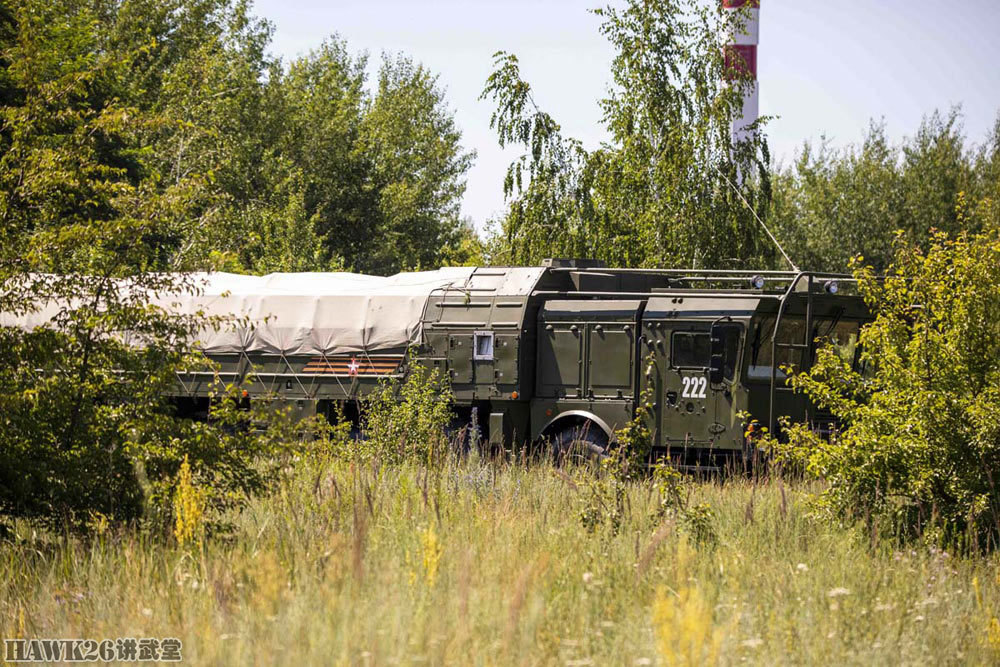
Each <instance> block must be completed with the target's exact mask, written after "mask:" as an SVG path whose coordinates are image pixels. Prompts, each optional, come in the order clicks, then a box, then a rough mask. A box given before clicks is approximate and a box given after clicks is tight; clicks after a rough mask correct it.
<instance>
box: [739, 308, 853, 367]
mask: <svg viewBox="0 0 1000 667" xmlns="http://www.w3.org/2000/svg"><path fill="white" fill-rule="evenodd" d="M774 320H775V318H774V316H773V315H772V316H766V317H761V318H758V319H756V320H754V322H753V323H752V324H751V325H750V336H749V339H748V340H749V345H748V346H747V347H748V350H747V357H748V363H747V379H749V380H770V379H771V367H772V365H773V364H774V359H772V343H773V340H772V339H773V338H774ZM812 324H813V327H812V335H810V336H809V341H810V342H811V341H813V340H819V341H820V343H821V344H823V343H829V344H831V345H832V346H833V349H834V352H835V353H836V354H837V356H839V357H840V358H841V359H843V360H844V361H845V362H846V363H848V364H850V365H851V366H856V365H857V357H858V354H857V353H858V332H859V330H860V328H861V323H860V322H858V321H857V320H845V319H841V318H839V317H825V318H814V319H813V323H812ZM805 326H806V320H805V317H804V316H801V315H794V316H784V317H782V318H781V327H780V328H779V329H778V339H777V342H778V344H779V345H778V347H777V350H776V351H775V353H776V354H775V355H774V356H776V357H777V366H778V368H777V370H776V371H775V377H776V378H778V379H779V380H783V379H785V378H786V377H787V374H786V373H785V372H784V371H782V370H781V368H782V367H783V366H791V367H792V368H797V367H799V366H801V365H802V353H803V350H802V349H801V348H793V347H782V344H784V345H788V344H796V345H802V344H803V343H805V342H806V337H805Z"/></svg>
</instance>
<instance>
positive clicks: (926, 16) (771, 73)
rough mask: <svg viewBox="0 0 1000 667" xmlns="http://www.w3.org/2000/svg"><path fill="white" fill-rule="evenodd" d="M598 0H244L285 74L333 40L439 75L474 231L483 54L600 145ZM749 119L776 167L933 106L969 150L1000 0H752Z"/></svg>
mask: <svg viewBox="0 0 1000 667" xmlns="http://www.w3.org/2000/svg"><path fill="white" fill-rule="evenodd" d="M599 5H600V2H598V1H597V0H577V1H573V0H540V1H539V0H536V1H534V2H532V1H530V0H503V1H495V0H256V3H255V5H254V7H255V13H256V14H257V15H258V16H261V17H263V18H266V19H268V20H269V21H271V22H272V23H273V24H274V27H275V34H274V38H273V41H272V47H271V50H272V52H273V53H274V54H275V55H278V56H281V57H282V58H283V59H284V60H285V62H286V63H287V62H288V61H289V60H291V59H294V58H295V57H297V56H300V55H303V54H305V53H308V51H309V50H310V49H313V48H315V47H317V46H318V45H319V44H320V43H322V41H323V40H324V39H325V38H326V37H328V36H329V35H331V34H333V33H337V34H339V35H340V36H341V37H342V38H344V39H345V40H346V41H347V44H348V47H349V48H350V49H351V50H352V51H354V52H359V51H367V52H368V53H369V54H370V57H371V61H370V63H369V67H370V68H371V73H370V75H369V81H370V82H373V81H374V80H375V76H374V74H375V72H376V70H377V67H378V62H379V60H380V56H381V54H382V53H383V52H389V53H405V54H407V55H409V56H411V57H412V58H414V59H415V60H416V61H418V62H421V63H423V64H424V65H426V66H427V67H428V68H429V69H430V70H431V71H433V72H435V73H437V74H438V75H439V77H440V78H439V83H440V85H441V86H442V87H443V88H444V89H445V90H446V99H447V102H448V105H449V106H450V107H451V108H452V110H453V111H454V113H455V119H456V122H457V124H458V126H459V128H460V129H461V130H462V133H463V145H464V146H465V147H466V148H468V149H472V150H475V151H476V153H477V157H476V161H475V166H474V167H473V168H472V169H471V170H470V172H469V174H468V187H467V190H466V194H465V199H464V202H463V206H462V210H463V214H464V215H466V216H468V217H469V218H471V219H472V221H473V223H474V224H475V226H476V227H477V228H478V229H480V230H481V229H483V227H484V225H485V223H486V222H487V220H489V219H490V218H491V217H494V216H496V215H497V214H499V213H500V212H501V211H502V209H503V203H504V201H503V177H504V174H505V173H506V169H507V165H508V164H509V163H510V161H511V160H512V159H514V158H515V157H517V155H519V153H520V151H519V150H517V149H508V150H506V151H504V150H501V149H500V148H499V146H498V145H497V141H496V135H495V133H494V132H493V131H492V130H491V129H490V126H489V122H490V114H491V112H492V106H491V104H490V103H489V101H480V100H479V99H478V98H479V95H480V93H481V92H482V89H483V84H484V82H485V80H486V77H487V76H488V75H489V74H490V72H491V71H492V64H493V54H494V53H495V52H496V51H499V50H504V51H508V52H511V53H514V54H516V55H517V56H518V58H519V60H520V62H521V73H522V76H523V77H524V78H525V79H526V80H527V81H528V82H529V83H530V84H531V86H532V89H533V91H534V96H535V100H536V101H537V102H538V104H539V106H541V107H542V108H543V109H545V110H546V111H548V112H549V113H550V114H552V116H553V117H554V118H555V119H556V121H557V122H559V123H560V125H561V126H562V129H563V133H564V134H565V135H566V136H572V137H576V138H577V139H580V140H581V141H583V142H584V145H585V146H587V147H589V148H593V147H596V146H598V145H599V144H600V143H601V142H602V141H604V140H606V139H607V135H606V133H605V132H604V131H603V127H602V125H601V111H600V108H599V105H598V103H599V100H600V99H601V98H602V97H603V96H604V95H605V93H606V91H607V87H608V83H609V77H610V70H609V64H610V61H611V58H612V56H613V53H612V50H611V48H610V46H609V45H608V43H607V41H606V40H605V39H604V37H603V36H602V35H601V34H600V30H599V28H600V19H599V18H598V17H596V16H594V15H593V14H591V13H590V12H589V11H587V10H588V8H591V7H595V6H599ZM757 68H758V72H757V74H758V79H759V81H760V113H761V114H764V115H772V116H776V117H777V118H776V119H775V120H773V121H772V122H771V123H770V124H769V125H768V128H767V136H768V142H769V145H770V147H771V153H772V155H773V156H774V157H775V159H776V160H777V161H779V162H782V163H785V164H787V163H789V162H790V161H791V160H792V159H793V157H794V155H795V153H796V151H797V149H798V148H800V147H801V145H802V143H803V142H804V141H807V140H808V141H818V140H819V139H820V138H821V136H825V137H826V138H827V139H828V140H829V141H830V142H831V143H832V145H834V146H846V145H848V144H851V143H857V142H859V141H860V140H861V138H862V137H863V136H864V133H865V131H866V129H867V128H868V125H869V121H870V120H871V119H876V120H878V119H884V121H885V123H886V129H887V132H888V135H889V136H890V137H892V138H894V139H900V138H902V137H904V136H907V135H912V134H913V133H914V132H915V131H916V129H917V127H918V125H919V123H920V120H921V118H922V117H923V116H924V115H926V114H929V113H930V112H932V111H934V110H935V109H940V110H948V109H950V108H951V107H952V106H954V105H959V104H960V105H962V110H963V115H964V127H965V132H966V135H967V136H968V137H969V139H970V140H971V141H972V142H975V143H979V142H981V141H982V140H983V139H984V138H985V137H986V136H987V134H988V132H989V131H990V129H991V128H992V127H993V124H994V122H995V120H996V118H997V114H998V112H1000V0H951V1H950V2H941V1H940V0H936V1H932V0H908V1H904V0H837V1H836V2H829V1H822V0H761V19H760V46H759V49H758V62H757Z"/></svg>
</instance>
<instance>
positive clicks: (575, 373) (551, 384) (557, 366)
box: [536, 311, 583, 398]
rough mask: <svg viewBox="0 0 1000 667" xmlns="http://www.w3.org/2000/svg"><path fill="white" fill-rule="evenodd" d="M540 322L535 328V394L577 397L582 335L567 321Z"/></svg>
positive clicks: (579, 382) (579, 390) (581, 361)
mask: <svg viewBox="0 0 1000 667" xmlns="http://www.w3.org/2000/svg"><path fill="white" fill-rule="evenodd" d="M544 316H545V313H544V311H543V312H542V318H543V321H542V322H540V323H539V331H538V362H537V368H538V389H537V392H536V393H537V395H538V396H544V397H551V398H558V397H561V396H579V395H580V393H581V392H582V390H583V386H582V379H583V378H582V375H583V374H582V372H581V370H582V366H583V336H581V335H580V327H579V326H578V325H576V324H570V323H568V322H552V323H546V322H545V321H544Z"/></svg>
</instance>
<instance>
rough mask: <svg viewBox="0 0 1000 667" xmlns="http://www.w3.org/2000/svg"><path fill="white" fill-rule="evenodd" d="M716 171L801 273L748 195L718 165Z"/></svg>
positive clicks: (782, 253) (784, 255) (789, 261)
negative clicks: (748, 198)
mask: <svg viewBox="0 0 1000 667" xmlns="http://www.w3.org/2000/svg"><path fill="white" fill-rule="evenodd" d="M715 171H717V172H719V176H722V179H723V180H724V181H725V182H726V183H728V184H729V187H731V188H732V189H733V192H735V193H736V196H737V197H739V198H740V201H741V202H743V205H744V206H746V207H747V208H748V209H749V210H750V213H751V214H752V215H753V217H754V219H755V220H756V221H757V222H758V223H760V226H761V227H763V228H764V232H765V233H766V234H767V238H769V239H771V243H773V244H774V245H775V247H776V248H777V249H778V251H779V252H780V253H781V256H782V257H784V258H785V261H786V262H788V265H789V266H790V267H792V271H795V272H796V273H799V272H800V271H801V269H799V267H797V266H795V262H793V261H792V258H791V257H789V256H788V253H787V252H785V249H784V248H782V247H781V244H780V243H778V239H776V238H775V237H774V234H772V233H771V230H770V229H768V228H767V225H766V224H764V221H763V220H761V218H760V216H759V215H757V211H755V210H753V206H751V205H750V202H748V201H747V200H746V197H744V196H743V193H742V192H740V189H739V188H738V187H736V186H735V185H733V182H732V181H731V180H729V177H727V176H726V175H725V174H724V173H722V170H721V169H719V168H718V167H715Z"/></svg>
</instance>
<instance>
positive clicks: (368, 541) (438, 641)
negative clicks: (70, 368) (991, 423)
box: [0, 460, 1000, 665]
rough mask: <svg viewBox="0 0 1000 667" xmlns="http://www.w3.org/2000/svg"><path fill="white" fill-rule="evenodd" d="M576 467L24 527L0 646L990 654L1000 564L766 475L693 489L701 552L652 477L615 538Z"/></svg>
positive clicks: (856, 657)
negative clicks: (821, 512) (838, 510)
mask: <svg viewBox="0 0 1000 667" xmlns="http://www.w3.org/2000/svg"><path fill="white" fill-rule="evenodd" d="M579 479H580V478H579V477H573V476H567V475H566V474H564V473H563V472H562V471H557V470H555V469H553V468H550V467H546V466H544V465H536V466H524V465H508V464H503V463H486V462H480V461H477V460H469V461H465V462H462V463H455V462H452V463H449V464H447V465H446V466H444V467H443V468H441V469H439V470H436V471H435V470H427V469H425V468H423V467H421V466H419V465H415V464H402V465H398V466H393V467H391V468H379V467H377V466H374V465H353V464H351V463H348V462H343V461H332V462H327V463H323V464H303V465H302V466H301V468H300V469H299V470H298V471H297V472H296V474H295V475H294V476H293V477H292V479H291V481H289V482H288V483H287V484H285V485H284V486H283V487H282V488H281V489H280V490H279V491H278V492H276V493H275V494H273V495H272V496H270V497H267V498H263V499H260V500H258V501H254V502H253V503H251V505H250V506H249V507H248V508H247V509H245V510H243V511H242V512H241V513H240V514H238V515H235V516H232V517H229V518H230V519H231V520H232V522H233V524H234V530H233V532H232V534H231V535H230V536H229V537H226V538H222V537H218V536H216V537H214V538H207V539H205V540H204V541H203V542H202V543H201V544H200V545H199V544H198V543H197V542H190V541H189V542H188V544H187V548H182V547H179V546H177V545H176V542H175V541H170V542H167V541H165V540H164V539H163V538H161V537H156V538H153V537H150V536H146V535H143V534H141V533H139V532H135V531H128V530H124V531H121V532H117V533H116V532H109V533H105V534H104V535H101V536H98V537H95V538H93V539H91V540H90V541H87V542H84V541H80V540H78V539H76V538H73V537H60V536H47V535H39V534H36V533H34V532H33V531H32V529H31V528H30V527H28V526H25V525H19V526H16V527H15V535H14V536H13V537H12V538H11V539H10V540H8V541H7V542H5V543H3V545H2V546H0V635H2V636H3V637H8V638H9V637H91V638H96V639H101V638H105V637H108V638H114V637H121V636H153V637H166V636H176V637H179V638H180V639H182V640H183V642H184V649H183V652H184V657H185V659H186V660H188V661H193V662H194V663H196V664H246V663H256V664H272V663H275V662H281V663H286V664H372V665H381V664H397V663H402V664H417V663H431V664H487V665H493V664H570V665H574V664H575V665H583V664H596V665H603V664H625V665H633V664H635V665H641V664H704V663H706V662H709V663H710V662H721V663H741V662H749V663H758V664H774V663H811V664H843V663H857V664H861V663H864V664H870V663H877V664H916V663H921V664H923V663H932V664H933V663H936V664H955V663H990V662H995V661H997V660H1000V622H998V621H997V620H996V618H997V614H998V612H1000V585H998V583H1000V582H998V576H1000V562H998V561H997V559H995V558H975V557H955V556H951V555H948V554H946V553H942V552H939V551H935V550H926V549H917V550H906V551H896V550H894V549H893V547H892V546H891V545H889V544H884V543H875V544H874V545H873V544H872V540H871V536H869V535H867V534H866V533H865V532H864V531H862V530H857V529H853V528H849V527H833V526H830V525H829V524H827V523H822V522H818V521H815V520H812V519H810V517H809V515H808V507H807V505H806V503H804V493H805V491H806V489H804V488H802V487H801V486H796V485H788V484H785V483H780V484H779V483H778V482H761V483H757V484H751V483H750V482H747V481H736V480H730V481H726V482H720V481H717V480H716V481H705V482H700V483H698V484H696V485H695V486H694V489H693V496H694V497H693V498H692V500H693V501H695V502H698V503H706V504H708V505H709V506H710V507H711V508H712V510H713V515H714V518H713V521H714V532H715V535H716V538H715V540H714V541H702V542H698V541H695V540H694V538H692V537H689V534H688V533H687V532H685V530H684V528H683V526H679V525H675V524H673V523H671V522H670V521H669V520H668V521H667V522H666V523H658V522H657V520H656V519H655V518H654V517H655V516H656V514H657V512H656V510H657V505H658V502H659V499H658V497H657V494H656V492H655V489H654V487H653V485H652V482H651V481H640V482H636V483H633V484H630V485H629V487H628V505H629V507H630V511H629V512H628V514H627V517H626V519H625V521H624V523H622V524H621V525H620V527H619V529H618V530H616V531H611V530H608V529H606V528H604V527H600V526H599V527H598V528H597V529H596V530H594V531H593V532H591V531H588V530H585V529H584V528H583V525H582V523H581V521H580V511H581V502H582V500H581V496H582V495H583V492H584V489H583V488H582V487H581V486H580V482H579ZM991 628H992V629H991Z"/></svg>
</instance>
